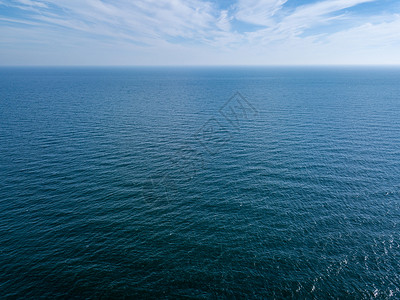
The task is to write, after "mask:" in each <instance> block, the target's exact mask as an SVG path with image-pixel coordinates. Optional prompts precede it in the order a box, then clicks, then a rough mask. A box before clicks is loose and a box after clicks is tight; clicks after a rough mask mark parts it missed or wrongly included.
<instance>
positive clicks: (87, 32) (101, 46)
mask: <svg viewBox="0 0 400 300" xmlns="http://www.w3.org/2000/svg"><path fill="white" fill-rule="evenodd" d="M399 53H400V1H398V0H318V1H316V0H304V1H300V0H233V1H227V0H208V1H207V0H168V1H167V0H113V1H111V0H0V65H3V66H4V65H341V64H345V65H349V64H350V65H360V64H367V65H375V64H384V65H399V64H400V54H399Z"/></svg>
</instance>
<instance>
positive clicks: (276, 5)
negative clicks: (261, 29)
mask: <svg viewBox="0 0 400 300" xmlns="http://www.w3.org/2000/svg"><path fill="white" fill-rule="evenodd" d="M286 1H287V0H239V1H238V3H237V12H236V14H235V17H236V19H238V20H240V21H243V22H247V23H252V24H258V25H265V26H269V25H271V23H272V21H271V17H272V16H274V15H275V14H276V12H278V11H279V10H280V9H281V8H282V6H283V5H284V4H285V3H286Z"/></svg>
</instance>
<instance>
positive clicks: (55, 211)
mask: <svg viewBox="0 0 400 300" xmlns="http://www.w3.org/2000/svg"><path fill="white" fill-rule="evenodd" d="M0 298H2V299H22V298H24V299H25V298H31V299H38V298H43V299H99V298H101V299H121V298H128V299H375V298H376V299H389V298H390V299H399V298H400V68H391V67H2V68H0Z"/></svg>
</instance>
